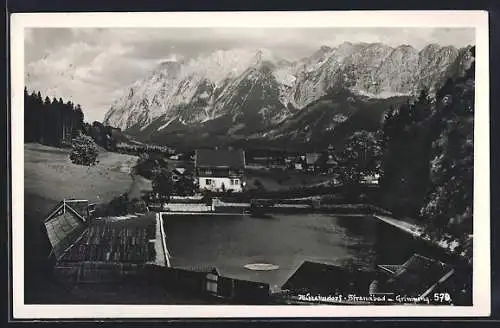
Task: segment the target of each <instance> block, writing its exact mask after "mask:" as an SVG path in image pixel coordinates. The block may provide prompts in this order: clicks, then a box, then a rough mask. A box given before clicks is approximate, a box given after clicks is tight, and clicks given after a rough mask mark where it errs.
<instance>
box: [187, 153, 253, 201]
mask: <svg viewBox="0 0 500 328" xmlns="http://www.w3.org/2000/svg"><path fill="white" fill-rule="evenodd" d="M194 166H195V173H196V178H197V182H198V188H199V189H200V190H209V191H217V192H222V191H233V192H241V191H243V187H244V185H245V152H244V151H243V150H211V149H198V150H196V153H195V160H194Z"/></svg>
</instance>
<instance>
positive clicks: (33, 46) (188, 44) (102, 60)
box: [24, 28, 474, 122]
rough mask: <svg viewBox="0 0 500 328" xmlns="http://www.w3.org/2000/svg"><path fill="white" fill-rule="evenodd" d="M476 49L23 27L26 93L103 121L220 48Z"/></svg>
mask: <svg viewBox="0 0 500 328" xmlns="http://www.w3.org/2000/svg"><path fill="white" fill-rule="evenodd" d="M345 41H349V42H382V43H385V44H387V45H390V46H398V45H401V44H409V45H412V46H414V47H415V48H417V49H421V48H422V47H424V46H425V45H427V44H429V43H438V44H440V45H453V46H455V47H463V46H466V45H469V44H474V30H473V29H459V28H454V29H445V28H437V29H426V28H408V29H401V28H397V29H396V28H375V29H374V28H371V29H366V28H358V29H355V28H302V29H297V28H286V29H284V28H274V29H271V28H267V29H259V28H231V29H228V28H213V29H210V28H203V29H202V28H191V29H189V28H163V29H160V28H133V29H128V28H127V29H126V28H109V29H97V28H32V29H26V30H25V51H24V52H25V76H26V78H27V83H29V85H30V88H32V89H36V90H40V91H41V92H42V94H47V95H49V96H50V97H53V96H57V97H62V98H63V99H64V100H65V101H67V100H71V101H73V102H75V103H79V104H81V105H82V108H83V110H84V113H85V120H86V121H90V122H91V121H94V120H102V119H103V117H104V114H105V112H106V111H107V110H108V109H109V106H110V104H111V103H112V102H113V101H114V100H115V99H116V98H117V97H119V96H120V95H121V93H122V92H123V91H124V90H125V89H126V87H127V86H128V85H129V84H131V83H133V82H134V81H136V80H137V79H140V78H142V77H145V76H146V75H147V74H148V72H150V71H151V70H152V69H153V68H154V67H155V66H156V65H157V64H158V63H160V62H162V61H164V60H166V59H169V58H171V57H172V56H181V57H185V58H190V57H196V56H198V55H200V54H202V53H208V52H211V51H214V50H218V49H231V48H238V47H249V48H255V49H257V48H267V49H270V50H272V51H273V52H274V53H275V54H276V55H278V56H281V57H283V58H285V59H288V60H296V59H299V58H302V57H304V56H308V55H310V54H312V53H313V52H315V51H316V50H318V48H319V47H320V46H322V45H328V46H335V45H337V44H340V43H342V42H345Z"/></svg>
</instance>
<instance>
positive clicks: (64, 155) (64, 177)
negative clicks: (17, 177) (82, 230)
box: [24, 144, 137, 202]
mask: <svg viewBox="0 0 500 328" xmlns="http://www.w3.org/2000/svg"><path fill="white" fill-rule="evenodd" d="M98 160H99V163H98V164H97V165H95V166H89V167H88V166H82V165H76V164H73V163H71V161H70V159H69V151H68V150H62V149H57V148H52V147H47V146H42V145H39V144H27V145H25V148H24V179H25V181H24V188H25V194H30V195H37V196H42V197H46V198H48V199H51V200H55V201H59V200H61V199H63V198H84V199H88V200H89V201H91V202H95V201H97V202H107V201H109V200H111V199H112V198H113V197H115V196H117V195H119V194H121V193H123V192H125V191H127V190H128V188H129V187H130V184H131V182H132V178H131V177H130V175H129V169H130V168H131V167H133V166H134V165H135V163H136V161H137V157H136V156H132V155H126V154H117V153H111V152H102V151H101V152H100V154H99V157H98Z"/></svg>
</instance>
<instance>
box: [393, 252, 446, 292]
mask: <svg viewBox="0 0 500 328" xmlns="http://www.w3.org/2000/svg"><path fill="white" fill-rule="evenodd" d="M392 268H393V269H395V272H394V274H393V275H392V276H391V277H390V278H389V280H388V281H387V283H386V286H385V289H386V290H388V291H389V290H390V291H391V292H396V293H400V294H406V295H407V296H420V295H422V294H423V293H424V292H425V291H427V290H428V289H429V288H430V287H432V286H433V285H434V284H435V283H437V282H438V281H439V280H440V279H441V278H443V277H444V276H445V275H447V274H448V273H450V272H451V271H452V268H451V267H450V266H449V265H447V264H445V263H443V262H440V261H437V260H434V259H430V258H427V257H424V256H422V255H419V254H414V255H413V256H412V257H411V258H410V259H409V260H408V261H406V262H405V263H404V264H403V265H400V266H392Z"/></svg>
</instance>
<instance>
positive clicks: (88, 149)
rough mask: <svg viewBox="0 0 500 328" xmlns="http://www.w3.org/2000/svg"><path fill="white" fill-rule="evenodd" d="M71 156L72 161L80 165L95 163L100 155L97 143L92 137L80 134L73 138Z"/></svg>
mask: <svg viewBox="0 0 500 328" xmlns="http://www.w3.org/2000/svg"><path fill="white" fill-rule="evenodd" d="M71 148H72V149H71V153H70V155H69V158H70V160H71V162H72V163H74V164H78V165H87V166H90V165H94V164H95V163H96V160H97V156H98V155H99V150H98V149H97V145H96V144H95V142H94V140H92V138H91V137H89V136H86V135H83V134H80V135H79V136H78V137H76V138H75V139H73V142H72V145H71Z"/></svg>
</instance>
